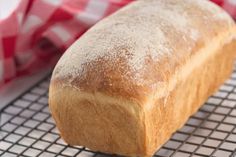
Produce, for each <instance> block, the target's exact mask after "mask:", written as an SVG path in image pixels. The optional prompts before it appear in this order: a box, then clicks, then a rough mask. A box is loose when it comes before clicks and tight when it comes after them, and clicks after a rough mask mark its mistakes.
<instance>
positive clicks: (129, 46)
mask: <svg viewBox="0 0 236 157" xmlns="http://www.w3.org/2000/svg"><path fill="white" fill-rule="evenodd" d="M191 6H196V7H198V8H200V9H204V10H207V11H206V14H208V13H212V14H215V13H216V14H215V15H214V16H215V17H217V18H219V19H220V20H225V21H232V20H231V19H230V18H229V16H228V15H227V14H226V13H225V12H224V11H222V10H221V9H219V8H218V7H216V6H215V5H213V4H211V3H210V2H207V1H205V0H158V1H157V0H144V1H136V2H133V3H132V4H131V5H128V6H126V7H124V8H123V9H121V10H120V11H118V12H117V13H115V14H113V15H112V16H110V17H108V18H106V19H104V20H102V21H101V22H99V23H98V24H96V26H95V27H92V28H91V29H90V30H89V31H88V32H87V33H85V35H83V36H82V37H81V38H80V39H79V40H78V41H76V42H75V43H74V44H73V45H72V46H71V47H70V48H69V49H68V50H67V51H66V53H65V54H64V55H63V56H62V57H61V59H60V61H59V62H58V64H57V66H56V68H55V71H54V75H55V77H66V76H71V77H70V80H68V81H69V82H71V81H73V79H74V78H76V77H82V76H83V75H84V74H86V67H87V66H88V65H91V64H93V63H94V62H96V61H99V59H102V60H107V61H114V63H115V62H116V61H117V60H118V59H120V58H122V59H124V60H125V65H124V66H127V67H128V68H127V69H129V70H127V71H126V73H124V74H123V75H124V77H125V76H129V77H130V79H133V80H134V81H137V83H141V84H142V83H144V82H145V79H144V78H143V75H142V71H143V69H144V68H145V62H146V61H147V59H150V60H151V61H152V62H153V64H156V63H158V62H161V61H162V60H163V58H166V57H167V58H171V56H173V55H176V54H178V53H179V54H180V53H183V52H181V50H178V49H177V48H176V44H175V43H173V41H178V40H184V41H185V44H184V45H183V46H182V47H181V48H182V50H183V51H184V53H186V54H183V55H182V56H187V55H189V54H190V53H191V52H192V49H193V48H194V46H195V43H197V41H198V40H199V38H200V37H202V33H201V30H198V29H197V28H196V27H195V26H194V25H193V21H194V20H195V19H193V15H189V14H190V10H191V9H189V7H191ZM196 18H201V17H196ZM198 20H199V19H198ZM171 32H173V33H172V34H173V35H172V34H171ZM175 34H179V35H178V36H177V37H176V36H174V35H175ZM177 47H178V45H177ZM178 51H179V52H178ZM104 64H106V63H104ZM94 70H97V69H96V67H94ZM114 70H116V69H114ZM130 72H131V73H132V74H131V75H129V74H128V73H130Z"/></svg>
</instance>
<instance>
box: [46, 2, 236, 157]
mask: <svg viewBox="0 0 236 157" xmlns="http://www.w3.org/2000/svg"><path fill="white" fill-rule="evenodd" d="M198 2H199V1H198V0H159V1H156V0H146V1H137V2H134V3H132V4H131V5H129V6H127V7H125V8H124V9H121V10H120V11H118V12H117V13H115V14H114V15H112V16H110V17H108V18H106V19H105V20H103V21H101V22H99V23H98V24H97V25H95V26H94V27H93V28H92V29H90V30H89V31H88V32H87V33H86V34H85V35H84V36H83V37H82V38H81V39H79V40H78V41H77V42H75V43H74V44H73V45H72V46H71V47H70V48H69V49H68V51H67V52H66V54H65V55H64V56H63V57H62V58H61V59H60V61H59V62H58V64H57V66H56V67H55V70H54V72H53V76H52V80H51V84H50V91H49V106H50V110H51V112H52V115H53V117H54V119H55V121H56V124H57V126H58V128H59V130H60V132H61V135H62V137H63V138H64V139H65V141H66V142H68V143H69V144H72V145H84V146H87V147H89V148H91V149H93V150H99V151H104V152H108V153H117V154H122V155H130V156H132V155H140V156H146V155H148V156H150V155H152V154H153V153H154V151H155V150H156V149H157V148H159V147H160V146H161V145H162V144H163V143H164V142H165V141H166V140H168V139H169V137H170V135H171V134H172V133H173V132H175V131H176V129H178V128H179V127H181V126H182V125H183V124H184V122H185V121H186V120H187V118H188V117H189V116H190V115H191V114H193V113H194V112H195V111H196V110H197V109H198V108H199V107H200V105H202V104H203V102H204V101H205V100H206V99H207V97H208V96H210V94H212V93H213V92H214V91H215V90H216V89H217V88H218V87H219V85H220V84H221V83H223V81H224V80H225V79H226V78H227V77H228V76H229V74H230V73H231V70H232V67H233V66H232V64H233V60H234V56H235V52H234V50H235V48H236V42H235V39H234V38H235V36H236V28H235V24H234V23H233V22H232V20H231V19H230V18H229V17H228V16H227V15H226V14H225V12H223V11H222V10H220V9H219V8H217V7H215V6H213V5H212V4H210V2H206V1H204V2H203V3H204V4H205V3H206V6H202V5H201V4H199V3H198ZM158 10H159V11H160V12H158ZM157 13H158V14H157ZM168 15H170V16H174V17H175V18H176V20H177V21H174V22H173V17H170V19H168ZM162 16H163V17H164V19H163V17H162ZM144 26H145V27H144ZM183 28H184V29H183ZM141 63H142V64H141ZM139 64H141V65H139ZM183 110H184V112H183Z"/></svg>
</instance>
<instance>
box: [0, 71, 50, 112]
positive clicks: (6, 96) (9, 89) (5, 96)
mask: <svg viewBox="0 0 236 157" xmlns="http://www.w3.org/2000/svg"><path fill="white" fill-rule="evenodd" d="M49 71H50V70H45V71H42V72H39V73H38V74H34V75H31V76H24V77H20V78H17V79H16V80H14V81H11V82H9V83H8V84H6V85H5V86H3V87H2V88H0V109H1V108H3V107H4V106H6V105H7V104H9V103H10V102H11V101H12V100H14V99H15V98H16V97H17V96H19V95H20V94H22V93H23V92H24V91H26V90H27V89H29V88H30V87H32V86H33V85H34V84H35V83H37V82H38V81H40V80H41V79H42V78H43V77H45V76H46V75H48V74H49Z"/></svg>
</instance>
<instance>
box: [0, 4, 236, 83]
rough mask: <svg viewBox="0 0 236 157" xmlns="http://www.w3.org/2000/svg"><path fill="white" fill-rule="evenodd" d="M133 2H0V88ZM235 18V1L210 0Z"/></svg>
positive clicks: (55, 56) (49, 60) (48, 60)
mask: <svg viewBox="0 0 236 157" xmlns="http://www.w3.org/2000/svg"><path fill="white" fill-rule="evenodd" d="M131 1H133V0H1V1H0V85H2V84H3V83H6V82H7V81H9V80H11V79H12V78H15V77H16V76H19V75H22V74H25V73H32V72H35V71H37V70H38V69H43V68H45V66H50V65H53V64H55V62H56V60H57V59H58V57H59V56H60V54H61V52H64V50H65V49H66V48H67V47H68V46H70V45H71V44H72V43H73V42H74V41H75V40H76V39H77V38H78V37H80V36H81V35H82V34H83V33H84V32H85V31H86V30H87V29H88V28H89V27H91V26H92V25H93V24H95V23H96V22H97V21H99V20H100V19H102V18H103V17H105V16H107V15H109V14H111V13H112V12H114V11H116V10H117V9H119V8H120V7H122V6H124V5H126V4H128V3H129V2H131ZM212 1H214V2H216V3H217V4H219V5H222V7H223V8H226V9H227V10H228V11H229V12H230V13H231V14H232V15H233V16H234V17H235V18H236V0H212Z"/></svg>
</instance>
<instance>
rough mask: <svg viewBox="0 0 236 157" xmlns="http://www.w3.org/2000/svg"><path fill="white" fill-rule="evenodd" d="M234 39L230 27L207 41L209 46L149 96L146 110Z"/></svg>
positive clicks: (234, 33)
mask: <svg viewBox="0 0 236 157" xmlns="http://www.w3.org/2000/svg"><path fill="white" fill-rule="evenodd" d="M235 39H236V28H235V27H232V28H231V29H229V30H228V31H227V32H224V33H221V34H219V35H218V37H216V38H214V39H212V40H211V41H209V42H210V43H211V44H207V45H206V46H205V47H204V48H201V49H199V50H198V53H195V54H194V55H193V56H191V58H190V59H189V60H188V61H187V63H186V64H184V65H183V66H181V67H180V68H179V69H177V71H176V72H175V73H174V74H173V76H172V77H171V79H170V81H169V82H163V83H162V85H161V88H158V89H157V90H156V91H155V92H154V94H153V95H152V96H151V95H150V96H149V97H150V99H148V100H147V102H146V103H145V104H146V109H152V106H153V104H154V102H155V101H156V100H157V99H160V98H164V99H168V94H169V93H170V92H171V91H172V90H173V89H174V88H175V87H176V84H177V83H178V82H179V80H185V79H186V78H187V76H188V75H190V74H191V72H192V71H193V70H194V68H196V67H198V66H200V65H201V64H202V63H204V62H205V61H206V60H207V59H208V58H209V57H210V56H212V55H213V54H214V53H216V52H217V50H218V49H220V48H221V47H222V46H224V45H225V44H227V43H230V42H232V40H235ZM206 52H210V53H206ZM193 64H194V65H196V67H193V66H191V65H193ZM160 84H161V83H159V85H160ZM165 102H166V101H165ZM165 102H164V106H165Z"/></svg>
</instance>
